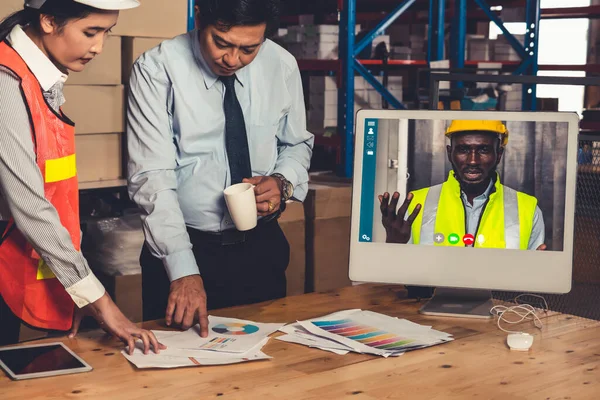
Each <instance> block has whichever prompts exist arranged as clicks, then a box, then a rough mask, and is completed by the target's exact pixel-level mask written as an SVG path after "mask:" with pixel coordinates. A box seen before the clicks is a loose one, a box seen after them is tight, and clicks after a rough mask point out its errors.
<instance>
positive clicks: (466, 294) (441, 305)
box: [419, 288, 494, 319]
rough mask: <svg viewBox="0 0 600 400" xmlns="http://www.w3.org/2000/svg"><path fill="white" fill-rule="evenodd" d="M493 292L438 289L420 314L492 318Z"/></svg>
mask: <svg viewBox="0 0 600 400" xmlns="http://www.w3.org/2000/svg"><path fill="white" fill-rule="evenodd" d="M492 307H494V304H493V302H492V292H491V291H489V290H476V289H452V288H436V289H435V293H434V295H433V297H432V298H431V299H430V300H429V301H428V302H427V304H425V305H424V306H423V307H421V309H420V310H419V312H420V313H421V314H424V315H434V316H439V317H462V318H481V319H489V318H492V317H493V316H492V314H491V313H490V310H491V309H492Z"/></svg>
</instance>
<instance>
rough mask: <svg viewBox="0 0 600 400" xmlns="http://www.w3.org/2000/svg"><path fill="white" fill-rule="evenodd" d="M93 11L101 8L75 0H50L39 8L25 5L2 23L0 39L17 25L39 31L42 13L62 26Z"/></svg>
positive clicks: (0, 25) (4, 37)
mask: <svg viewBox="0 0 600 400" xmlns="http://www.w3.org/2000/svg"><path fill="white" fill-rule="evenodd" d="M93 12H100V10H98V9H96V8H94V7H90V6H86V5H84V4H81V3H77V2H75V1H73V0H48V1H46V2H45V3H44V5H43V6H42V7H41V8H40V9H39V10H37V9H34V8H29V7H25V8H24V9H23V10H21V11H17V12H16V13H14V14H12V15H10V16H8V17H7V18H6V19H4V20H3V21H2V22H1V23H0V41H3V40H4V39H6V37H7V36H8V35H9V34H10V32H11V31H12V30H13V28H14V27H15V26H17V25H21V26H25V25H29V26H31V27H32V28H33V29H36V30H38V31H39V29H40V15H42V14H45V15H50V16H52V17H54V22H55V23H56V25H57V26H58V27H59V28H62V27H64V26H65V25H66V24H67V22H69V21H70V20H72V19H82V18H85V17H87V16H88V15H90V14H91V13H93Z"/></svg>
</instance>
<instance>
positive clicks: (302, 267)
mask: <svg viewBox="0 0 600 400" xmlns="http://www.w3.org/2000/svg"><path fill="white" fill-rule="evenodd" d="M279 225H280V226H281V229H282V230H283V233H284V234H285V237H286V238H287V240H288V242H289V244H290V263H289V265H288V268H287V271H286V277H287V295H288V296H295V295H298V294H303V293H304V290H305V285H306V226H305V218H304V205H303V204H302V203H300V202H297V201H292V202H289V203H287V206H286V209H285V211H284V212H283V214H282V215H281V217H280V218H279Z"/></svg>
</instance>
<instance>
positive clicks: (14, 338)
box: [0, 296, 21, 346]
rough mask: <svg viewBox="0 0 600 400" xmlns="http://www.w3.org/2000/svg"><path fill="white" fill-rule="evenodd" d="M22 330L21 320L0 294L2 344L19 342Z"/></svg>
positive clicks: (0, 337) (0, 338)
mask: <svg viewBox="0 0 600 400" xmlns="http://www.w3.org/2000/svg"><path fill="white" fill-rule="evenodd" d="M20 331H21V320H20V319H19V318H18V317H16V316H15V314H13V312H12V311H11V310H10V308H9V307H8V306H7V305H6V303H5V302H4V299H3V298H2V296H0V346H6V345H9V344H15V343H17V342H18V341H19V334H20Z"/></svg>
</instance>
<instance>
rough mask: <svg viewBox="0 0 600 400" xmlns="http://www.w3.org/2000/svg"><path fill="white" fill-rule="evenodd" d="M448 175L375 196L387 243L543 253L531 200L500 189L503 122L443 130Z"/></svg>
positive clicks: (539, 216)
mask: <svg viewBox="0 0 600 400" xmlns="http://www.w3.org/2000/svg"><path fill="white" fill-rule="evenodd" d="M446 137H447V138H449V139H450V144H449V145H448V146H447V152H448V159H449V160H450V163H451V164H452V171H450V174H449V176H448V179H447V180H446V182H444V183H443V184H441V185H436V186H432V187H428V188H424V189H420V190H416V191H414V192H411V193H409V194H408V196H407V197H406V200H405V201H404V204H402V206H401V207H400V209H399V210H398V212H397V213H396V207H397V205H398V200H399V198H400V195H399V194H398V192H396V193H394V195H393V196H392V198H391V200H390V195H389V193H384V194H383V195H381V196H379V201H380V203H381V214H382V223H383V226H384V227H385V230H386V242H387V243H414V244H425V245H437V246H455V245H464V246H469V247H485V248H506V249H522V250H546V246H545V245H544V238H545V234H544V230H545V227H544V218H543V215H542V212H541V210H540V209H539V207H538V205H537V199H536V198H535V197H533V196H530V195H527V194H525V193H522V192H518V191H516V190H514V189H511V188H509V187H506V186H504V185H503V184H502V183H501V181H500V176H499V174H498V172H497V171H496V169H497V167H498V164H500V161H501V160H502V156H503V154H504V149H505V147H506V145H507V144H508V130H507V129H506V126H505V125H504V124H503V123H502V122H501V121H480V120H477V121H474V120H471V121H460V120H458V121H453V122H452V124H450V127H449V128H448V130H447V131H446Z"/></svg>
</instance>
